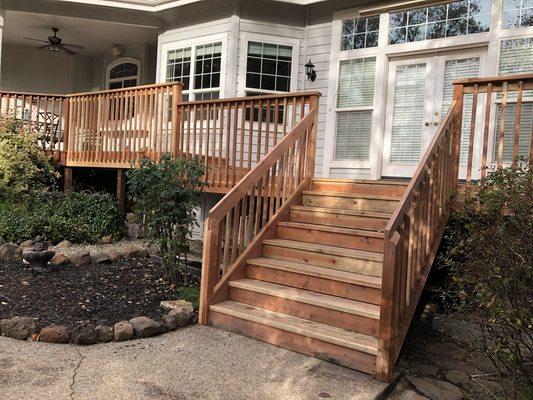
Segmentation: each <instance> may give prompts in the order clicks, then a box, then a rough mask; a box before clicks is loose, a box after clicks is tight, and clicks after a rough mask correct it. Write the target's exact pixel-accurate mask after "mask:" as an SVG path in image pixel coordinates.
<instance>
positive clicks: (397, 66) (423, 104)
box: [381, 49, 486, 177]
mask: <svg viewBox="0 0 533 400" xmlns="http://www.w3.org/2000/svg"><path fill="white" fill-rule="evenodd" d="M485 54H486V50H485V49H480V50H472V49H470V50H463V51H453V52H443V53H433V54H430V55H424V56H419V57H411V58H401V59H392V60H391V61H390V62H389V74H388V87H387V106H386V110H387V112H386V117H385V118H386V119H385V136H384V150H383V165H382V172H381V175H382V176H393V177H409V176H412V175H413V174H414V172H415V171H416V168H417V167H418V164H419V162H420V159H421V157H422V155H423V153H424V151H425V150H426V148H427V147H428V146H429V144H430V143H431V139H432V138H433V135H434V134H435V133H436V131H437V129H438V126H439V124H440V122H441V121H442V119H443V118H444V117H445V115H446V113H447V111H448V109H449V107H450V105H451V103H452V99H453V85H452V82H453V81H454V80H456V79H459V78H470V77H475V76H480V74H482V73H483V66H484V62H485ZM471 109H472V101H471V99H468V98H467V99H466V100H465V104H464V110H463V112H464V114H463V115H464V117H463V126H464V128H463V131H462V135H461V154H462V157H461V164H466V156H464V155H463V154H464V152H465V151H466V149H467V148H468V144H469V133H470V132H469V131H468V129H467V128H466V127H467V126H470V111H471ZM478 115H482V113H478ZM478 126H479V125H478ZM463 149H464V150H463Z"/></svg>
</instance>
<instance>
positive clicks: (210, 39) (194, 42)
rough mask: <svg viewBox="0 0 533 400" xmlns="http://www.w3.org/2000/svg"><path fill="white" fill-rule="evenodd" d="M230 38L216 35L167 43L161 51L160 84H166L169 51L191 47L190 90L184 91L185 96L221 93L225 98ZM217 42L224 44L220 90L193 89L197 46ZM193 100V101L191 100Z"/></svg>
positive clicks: (226, 34) (225, 35)
mask: <svg viewBox="0 0 533 400" xmlns="http://www.w3.org/2000/svg"><path fill="white" fill-rule="evenodd" d="M228 37H229V33H228V32H224V33H218V34H215V35H206V36H201V37H196V38H192V39H186V40H179V41H173V42H166V43H163V44H161V50H160V52H159V53H160V59H159V72H158V76H159V82H166V72H167V54H168V52H169V51H172V50H177V49H183V48H187V47H190V48H191V71H190V79H189V89H188V90H183V94H189V95H191V94H193V95H194V93H205V92H215V91H218V92H219V96H220V97H221V98H222V97H224V96H225V93H226V92H225V90H226V64H227V47H228ZM215 42H221V43H222V54H221V59H220V85H219V87H218V88H205V89H193V86H194V73H195V70H196V65H195V64H196V63H195V55H196V46H200V45H204V44H211V43H215ZM191 100H192V99H191Z"/></svg>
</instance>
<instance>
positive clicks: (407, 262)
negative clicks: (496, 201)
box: [376, 74, 533, 381]
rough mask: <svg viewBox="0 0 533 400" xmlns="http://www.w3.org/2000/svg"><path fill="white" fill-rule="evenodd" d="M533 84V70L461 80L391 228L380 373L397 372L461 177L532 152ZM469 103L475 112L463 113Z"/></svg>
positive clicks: (468, 178) (383, 375) (385, 269)
mask: <svg viewBox="0 0 533 400" xmlns="http://www.w3.org/2000/svg"><path fill="white" fill-rule="evenodd" d="M532 89H533V74H524V75H514V76H501V77H493V78H469V79H462V80H458V81H456V82H454V97H453V102H452V104H451V106H450V109H449V111H448V113H447V114H446V117H445V118H444V120H443V121H442V122H441V124H440V126H439V128H438V130H437V132H436V134H435V136H434V137H433V140H432V142H431V144H430V146H429V147H428V149H427V150H426V152H425V154H424V156H423V157H422V160H421V162H420V164H419V166H418V168H417V170H416V172H415V174H414V176H413V178H412V179H411V182H410V183H409V185H408V187H407V189H406V191H405V193H404V195H403V197H402V199H401V200H400V205H399V206H398V208H397V209H396V211H395V213H394V214H393V216H392V217H391V219H390V221H389V223H388V225H387V227H386V229H385V232H384V237H385V243H384V245H385V250H384V258H383V278H382V289H381V311H380V326H379V349H378V358H377V364H376V375H377V376H378V378H379V379H381V380H385V381H388V380H390V379H391V376H392V371H393V368H394V365H395V363H396V360H397V358H398V355H399V353H400V350H401V347H402V343H403V341H404V339H405V336H406V334H407V330H408V329H409V325H410V323H411V319H412V318H413V315H414V313H415V309H416V306H417V304H418V301H419V299H420V296H421V294H422V290H423V288H424V285H425V283H426V280H427V277H428V275H429V271H430V270H431V266H432V264H433V261H434V259H435V256H436V254H437V250H438V247H439V244H440V241H441V239H442V235H443V233H444V228H445V227H446V223H447V221H448V215H449V211H450V204H451V200H450V195H451V194H453V193H454V192H456V191H457V188H458V181H459V179H464V180H465V181H466V182H467V183H468V182H470V181H472V180H473V179H474V177H476V178H482V177H484V176H486V175H487V171H490V169H491V168H501V167H502V166H505V165H511V164H514V163H516V160H517V156H518V155H520V151H521V152H522V153H524V152H525V151H524V146H523V145H522V147H521V145H520V143H521V141H520V137H521V135H529V136H530V137H531V135H532V132H531V128H530V126H529V125H525V127H524V126H522V123H523V122H524V121H527V118H528V116H527V115H526V113H527V112H530V109H528V108H527V107H531V105H532V99H531V94H530V93H531V92H530V93H529V96H530V97H529V104H527V99H528V97H527V95H528V93H527V92H526V90H532ZM480 95H481V96H480ZM466 105H468V106H466ZM466 110H468V111H469V113H468V114H466V115H465V116H464V118H463V113H465V111H466ZM524 110H526V111H525V112H524ZM510 111H513V112H510ZM513 113H514V114H513ZM467 117H469V118H467ZM506 120H507V122H509V121H511V123H512V125H511V126H510V127H509V125H507V128H506ZM480 122H481V123H480ZM461 136H463V143H462V141H461ZM475 143H480V145H477V146H476V145H475ZM529 143H530V148H529V149H527V150H529V154H532V153H533V140H531V139H530V142H529ZM476 160H477V162H476ZM530 163H531V157H530Z"/></svg>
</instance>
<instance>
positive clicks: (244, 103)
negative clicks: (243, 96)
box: [239, 101, 246, 180]
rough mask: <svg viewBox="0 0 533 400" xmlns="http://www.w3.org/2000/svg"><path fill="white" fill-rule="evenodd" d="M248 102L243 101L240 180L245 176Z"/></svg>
mask: <svg viewBox="0 0 533 400" xmlns="http://www.w3.org/2000/svg"><path fill="white" fill-rule="evenodd" d="M245 126H246V102H244V101H243V102H242V103H241V136H240V143H239V154H240V157H239V158H240V160H239V169H240V173H239V180H241V179H242V177H243V176H244V131H245V129H246V127H245Z"/></svg>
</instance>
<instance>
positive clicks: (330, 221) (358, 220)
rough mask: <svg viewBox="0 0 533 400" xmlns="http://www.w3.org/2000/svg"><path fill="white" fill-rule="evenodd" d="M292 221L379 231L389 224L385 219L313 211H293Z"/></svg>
mask: <svg viewBox="0 0 533 400" xmlns="http://www.w3.org/2000/svg"><path fill="white" fill-rule="evenodd" d="M290 221H292V222H303V223H308V224H318V225H329V226H339V227H343V228H355V229H368V230H378V231H382V230H385V227H386V226H387V223H388V220H387V219H385V218H375V217H370V216H369V217H366V216H358V215H346V214H333V213H324V212H320V211H312V210H309V211H307V210H291V212H290Z"/></svg>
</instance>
